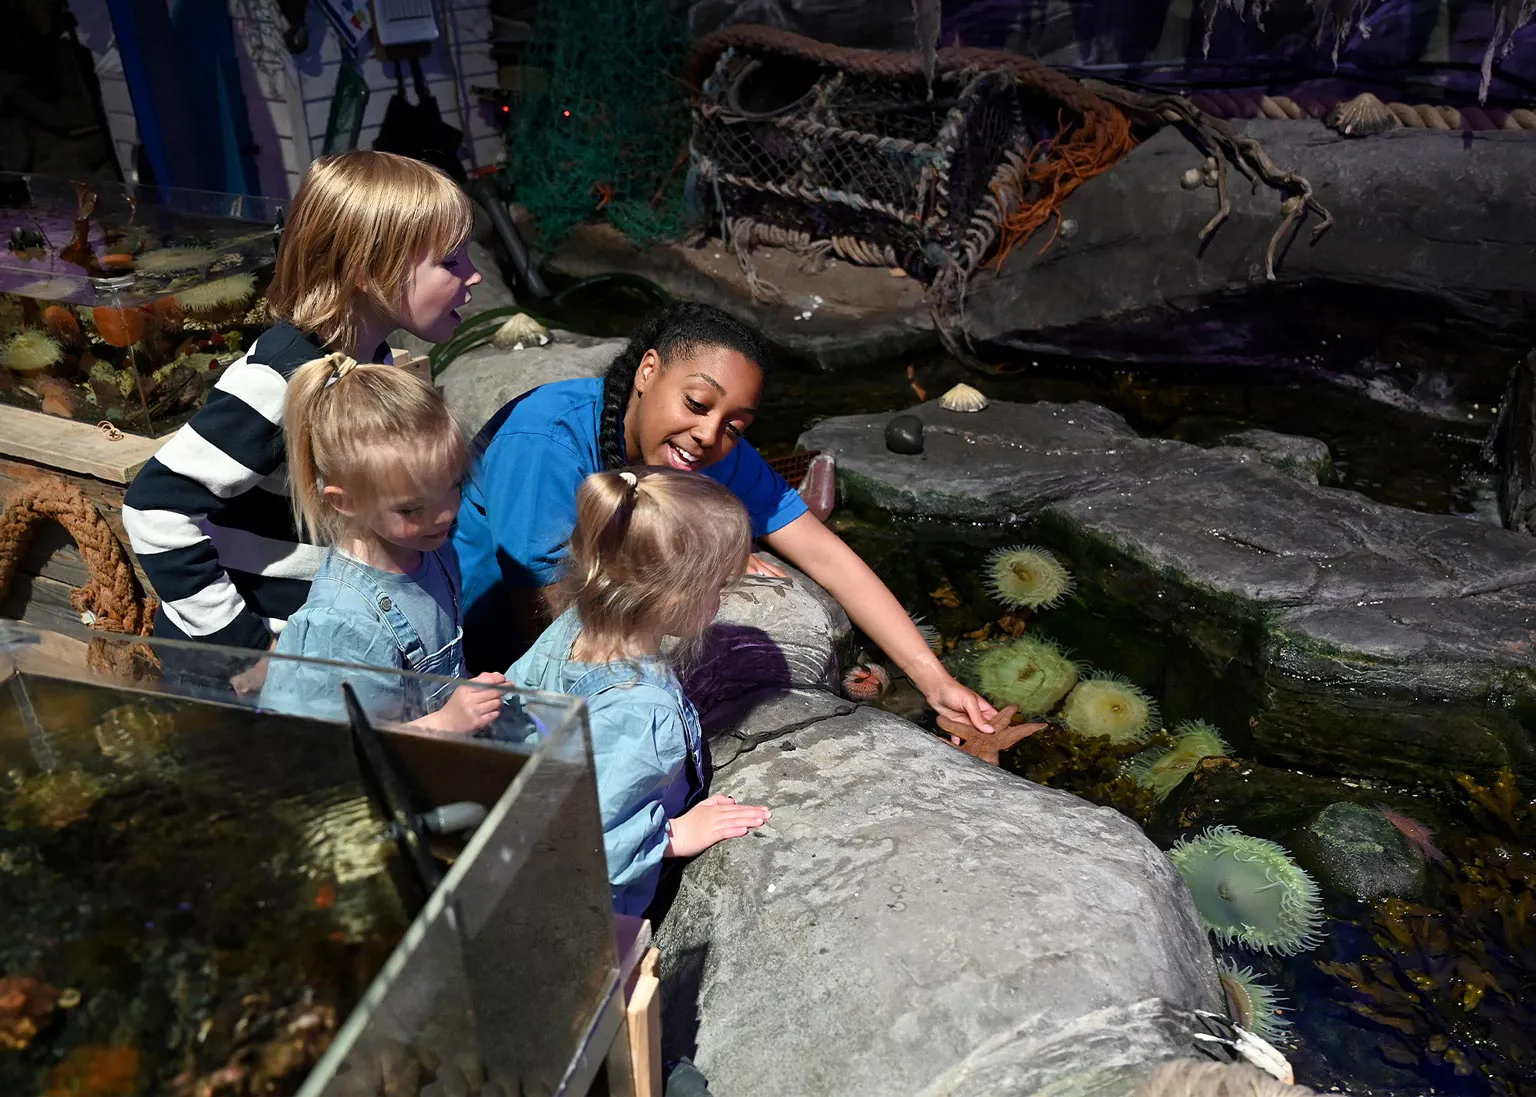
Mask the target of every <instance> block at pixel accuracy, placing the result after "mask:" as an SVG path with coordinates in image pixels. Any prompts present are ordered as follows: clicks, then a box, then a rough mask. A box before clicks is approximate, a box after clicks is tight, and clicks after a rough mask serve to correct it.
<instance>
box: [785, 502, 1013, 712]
mask: <svg viewBox="0 0 1536 1097" xmlns="http://www.w3.org/2000/svg"><path fill="white" fill-rule="evenodd" d="M763 541H764V542H766V543H767V545H768V547H769V548H771V549H772V550H773V551H774V552H776V553H778V554H779V555H780V556H782V557H784V559H786V560H788V561H789V562H790V563H792V564H794V565H795V566H796V567H797V568H799V569H800V570H801V571H803V572H805V573H806V574H807V575H809V576H810V577H811V578H812V579H814V580H816V582H818V583H820V584H821V585H822V586H823V587H825V588H826V589H827V590H828V591H830V592H831V594H832V597H834V598H836V599H837V600H838V602H839V603H841V605H842V607H843V609H845V610H846V611H847V612H848V617H849V618H850V619H851V620H852V621H853V623H854V624H856V625H858V626H859V628H861V629H863V630H864V633H865V635H866V636H868V637H869V638H870V639H871V640H873V641H874V642H875V643H876V644H878V645H879V646H880V650H881V651H883V652H885V654H886V655H887V656H888V657H889V658H890V659H891V661H892V662H894V663H895V664H896V665H897V666H898V667H900V668H901V669H902V671H903V672H904V673H905V674H906V676H907V677H908V678H910V679H911V680H912V684H913V685H915V686H917V688H918V689H919V690H921V691H922V694H923V697H924V698H926V699H927V701H928V704H930V705H931V706H933V709H934V711H935V712H937V713H938V714H939V715H940V716H944V717H948V718H949V719H951V720H960V721H964V722H967V723H969V724H971V725H972V726H973V727H975V728H976V729H977V730H978V731H984V732H991V731H993V730H994V729H993V727H992V718H993V717H994V716H996V715H997V710H996V709H995V708H993V707H992V705H990V704H989V703H988V702H987V701H986V700H985V699H984V698H983V697H981V696H980V695H978V694H977V693H976V692H975V691H973V690H971V689H968V688H967V687H965V686H963V685H961V684H960V683H959V682H957V681H955V679H954V677H953V676H952V675H951V674H950V673H949V671H948V670H946V669H945V667H944V664H943V663H942V662H941V661H940V660H939V657H938V656H937V655H935V654H934V653H933V651H932V649H931V648H929V647H928V641H926V640H924V639H923V636H922V634H921V633H920V632H918V631H917V626H916V625H914V624H913V623H912V618H911V617H909V616H908V615H907V611H906V610H904V609H902V608H901V603H900V602H898V601H896V596H895V595H893V594H892V593H891V592H890V590H889V589H888V588H887V587H886V585H885V584H884V583H883V582H881V580H880V577H879V576H878V575H876V574H875V573H874V572H873V571H872V570H870V567H869V565H868V564H866V563H865V562H864V561H863V560H862V559H860V557H859V555H858V553H856V552H854V551H853V549H851V548H849V547H848V546H847V545H846V544H845V543H844V542H843V539H842V538H840V537H839V536H838V535H837V534H835V533H833V532H832V531H831V530H829V529H828V528H827V527H826V526H824V525H823V524H822V523H821V521H820V520H819V519H818V518H817V517H816V516H815V515H814V514H802V515H801V516H800V517H799V518H796V519H795V520H794V521H793V522H790V523H789V524H788V525H787V526H784V527H782V528H780V529H778V530H775V531H774V532H773V533H770V534H768V535H767V536H766V537H764V538H763Z"/></svg>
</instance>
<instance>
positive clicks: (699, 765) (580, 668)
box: [507, 609, 709, 915]
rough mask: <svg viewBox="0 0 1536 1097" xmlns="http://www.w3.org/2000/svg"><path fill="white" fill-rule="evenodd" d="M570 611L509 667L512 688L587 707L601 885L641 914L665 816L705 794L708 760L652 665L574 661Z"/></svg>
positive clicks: (688, 706)
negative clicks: (568, 698) (603, 866)
mask: <svg viewBox="0 0 1536 1097" xmlns="http://www.w3.org/2000/svg"><path fill="white" fill-rule="evenodd" d="M580 631H581V620H580V618H579V617H577V615H576V611H575V610H574V609H572V610H567V611H566V612H565V613H563V614H562V615H561V616H560V617H559V619H558V620H556V621H555V622H554V623H553V624H552V625H550V626H549V628H547V629H545V630H544V633H543V635H541V636H540V637H539V638H538V640H536V641H535V642H534V645H533V647H531V648H529V649H528V652H527V653H526V654H525V655H524V656H523V657H522V658H521V659H519V660H518V661H517V662H515V663H513V664H512V666H511V667H510V668H509V669H508V671H507V678H508V679H509V680H510V681H511V682H512V684H513V685H517V686H521V687H523V688H524V689H542V690H548V691H550V692H552V693H567V694H574V695H575V696H578V697H582V698H584V699H585V700H586V702H587V721H588V724H589V725H590V726H591V729H592V757H593V760H594V762H595V764H596V766H597V797H598V805H599V809H600V810H601V812H602V817H603V849H604V852H605V853H606V854H607V857H608V884H609V888H610V889H611V891H612V895H613V907H614V909H615V910H616V911H618V912H619V913H620V914H635V915H639V914H643V913H644V912H645V909H646V907H648V906H650V903H651V900H652V899H653V898H654V897H655V895H656V884H657V881H658V880H659V879H660V877H661V862H662V855H663V854H664V853H665V851H666V848H667V820H668V819H675V818H676V817H677V816H679V815H681V814H683V812H685V811H687V810H688V809H689V808H690V807H692V806H693V805H694V804H695V803H697V802H698V801H699V800H700V799H701V798H702V796H703V793H704V788H705V786H706V785H707V783H708V779H709V773H708V767H709V759H708V755H707V753H706V752H705V750H704V740H703V736H702V735H701V734H700V732H699V714H698V712H697V711H696V710H695V709H694V707H693V704H692V703H691V702H690V701H689V700H688V698H686V697H684V696H683V690H682V686H681V684H680V683H679V682H678V680H677V675H675V674H674V673H672V669H671V668H670V667H668V666H667V665H666V663H664V662H662V661H661V660H660V659H645V660H638V661H634V662H625V663H578V662H575V661H574V660H572V659H571V645H572V644H573V643H574V642H575V640H576V636H577V634H578V633H579V632H580Z"/></svg>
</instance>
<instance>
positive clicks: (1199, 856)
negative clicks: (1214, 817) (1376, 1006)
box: [1168, 826, 1323, 956]
mask: <svg viewBox="0 0 1536 1097" xmlns="http://www.w3.org/2000/svg"><path fill="white" fill-rule="evenodd" d="M1168 859H1169V860H1170V861H1172V862H1173V865H1174V867H1175V868H1177V869H1178V870H1179V874H1180V875H1181V876H1183V877H1184V882H1185V883H1186V884H1188V885H1189V890H1190V892H1191V893H1192V894H1193V895H1194V897H1195V909H1196V910H1198V911H1199V912H1200V920H1201V921H1202V922H1204V923H1205V928H1206V929H1208V930H1210V931H1211V933H1213V934H1214V935H1215V936H1216V938H1217V939H1218V940H1220V941H1221V942H1222V943H1223V944H1231V943H1233V942H1234V941H1235V942H1237V943H1238V944H1240V945H1244V946H1246V947H1248V948H1251V949H1256V950H1258V951H1261V952H1278V953H1280V954H1281V955H1283V956H1292V955H1294V954H1296V953H1298V952H1303V951H1305V950H1307V949H1309V948H1315V947H1316V946H1317V944H1318V943H1319V941H1320V938H1319V937H1318V933H1317V931H1318V928H1319V927H1320V926H1321V925H1322V921H1323V911H1322V900H1321V898H1320V897H1319V893H1318V890H1317V884H1316V883H1315V882H1313V880H1312V877H1310V876H1308V875H1307V874H1306V872H1304V871H1303V870H1302V869H1300V868H1299V867H1297V865H1296V862H1295V861H1293V860H1291V855H1290V854H1289V853H1287V852H1286V851H1285V849H1284V847H1282V846H1279V845H1276V844H1275V843H1274V842H1271V841H1268V840H1266V839H1264V838H1254V837H1252V836H1251V835H1247V834H1244V833H1243V832H1242V831H1240V830H1238V829H1236V828H1235V827H1229V826H1214V827H1210V828H1208V829H1207V830H1206V831H1205V832H1204V833H1203V834H1201V835H1200V836H1199V837H1197V838H1181V839H1179V840H1178V841H1177V842H1175V843H1174V845H1173V848H1172V849H1170V850H1169V851H1168Z"/></svg>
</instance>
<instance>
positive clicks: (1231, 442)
mask: <svg viewBox="0 0 1536 1097" xmlns="http://www.w3.org/2000/svg"><path fill="white" fill-rule="evenodd" d="M1216 448H1217V449H1218V451H1220V452H1231V453H1232V454H1233V455H1234V456H1235V455H1238V454H1242V453H1250V454H1252V455H1253V456H1254V457H1256V458H1257V459H1258V460H1260V461H1263V462H1264V463H1265V464H1266V465H1268V466H1269V467H1270V468H1275V469H1279V470H1280V471H1281V472H1283V473H1285V474H1287V475H1288V476H1294V477H1296V479H1298V480H1305V481H1306V482H1307V483H1309V484H1316V483H1318V482H1319V481H1321V480H1323V479H1326V477H1327V476H1328V473H1329V472H1330V471H1331V467H1332V464H1333V456H1332V454H1330V453H1329V452H1328V443H1326V442H1323V441H1320V440H1318V439H1316V438H1303V437H1301V436H1299V435H1295V434H1279V433H1277V432H1275V431H1272V430H1257V429H1255V430H1240V431H1237V432H1236V433H1235V434H1229V435H1228V436H1227V437H1226V438H1225V439H1224V440H1223V445H1222V446H1220V447H1216Z"/></svg>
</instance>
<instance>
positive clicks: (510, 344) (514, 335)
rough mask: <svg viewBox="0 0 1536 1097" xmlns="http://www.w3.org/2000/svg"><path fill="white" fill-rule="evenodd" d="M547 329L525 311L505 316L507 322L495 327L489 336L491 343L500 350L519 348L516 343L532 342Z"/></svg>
mask: <svg viewBox="0 0 1536 1097" xmlns="http://www.w3.org/2000/svg"><path fill="white" fill-rule="evenodd" d="M546 330H548V329H546V328H545V327H544V325H543V324H541V323H539V322H538V321H537V320H535V319H534V318H533V317H531V316H529V315H528V314H527V313H525V312H520V313H518V314H517V315H516V316H511V317H508V318H507V322H506V323H505V324H503V325H501V327H499V328H497V329H496V334H495V335H493V336H491V345H492V346H496V347H500V348H501V349H502V350H512V349H519V348H518V347H517V344H518V343H531V342H534V341H535V340H536V339H537V338H538V336H540V335H543V334H544V332H545V331H546Z"/></svg>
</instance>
